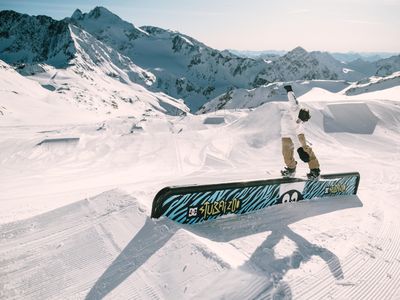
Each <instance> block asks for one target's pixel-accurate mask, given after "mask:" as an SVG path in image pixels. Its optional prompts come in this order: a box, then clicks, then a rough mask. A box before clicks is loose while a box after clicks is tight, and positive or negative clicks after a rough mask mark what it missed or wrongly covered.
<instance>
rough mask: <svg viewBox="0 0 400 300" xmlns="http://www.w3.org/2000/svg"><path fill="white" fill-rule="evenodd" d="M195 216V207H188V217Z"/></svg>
mask: <svg viewBox="0 0 400 300" xmlns="http://www.w3.org/2000/svg"><path fill="white" fill-rule="evenodd" d="M196 216H197V207H190V208H189V217H196Z"/></svg>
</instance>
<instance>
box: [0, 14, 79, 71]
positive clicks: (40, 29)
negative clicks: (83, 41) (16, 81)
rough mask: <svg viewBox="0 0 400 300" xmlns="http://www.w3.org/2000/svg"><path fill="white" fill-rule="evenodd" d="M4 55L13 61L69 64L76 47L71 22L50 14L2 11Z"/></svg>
mask: <svg viewBox="0 0 400 300" xmlns="http://www.w3.org/2000/svg"><path fill="white" fill-rule="evenodd" d="M0 53H1V54H0V59H2V60H4V61H6V62H7V63H9V64H15V63H39V62H41V63H47V64H50V65H53V66H55V67H65V66H67V65H68V63H69V60H71V59H73V58H74V55H75V48H74V42H73V40H72V37H71V35H70V33H69V27H68V23H66V22H62V21H56V20H53V19H52V18H50V17H47V16H36V17H31V16H28V15H26V14H20V13H17V12H14V11H8V10H3V11H0Z"/></svg>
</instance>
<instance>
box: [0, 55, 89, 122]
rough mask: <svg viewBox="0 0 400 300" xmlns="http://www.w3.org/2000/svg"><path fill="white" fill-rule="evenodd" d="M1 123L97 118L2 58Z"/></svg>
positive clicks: (0, 78) (0, 63) (0, 71)
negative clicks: (23, 73) (50, 90)
mask: <svg viewBox="0 0 400 300" xmlns="http://www.w3.org/2000/svg"><path fill="white" fill-rule="evenodd" d="M0 99H1V100H0V124H1V125H2V126H5V125H16V124H20V125H24V126H26V125H28V124H59V123H60V121H61V120H63V121H64V122H67V123H71V122H72V123H79V122H82V121H86V122H87V121H90V120H96V116H95V115H93V114H90V113H89V112H84V111H83V112H82V111H81V110H79V109H77V108H76V107H74V106H73V105H69V104H68V101H66V100H65V99H63V98H62V97H60V96H59V95H54V94H53V93H51V92H49V91H48V90H47V89H45V88H43V87H42V86H41V85H40V84H39V83H37V82H35V81H34V80H30V79H27V78H26V77H23V76H21V75H20V74H19V73H17V72H16V71H15V70H14V69H13V68H12V67H11V66H10V65H8V64H6V63H5V62H3V61H1V60H0Z"/></svg>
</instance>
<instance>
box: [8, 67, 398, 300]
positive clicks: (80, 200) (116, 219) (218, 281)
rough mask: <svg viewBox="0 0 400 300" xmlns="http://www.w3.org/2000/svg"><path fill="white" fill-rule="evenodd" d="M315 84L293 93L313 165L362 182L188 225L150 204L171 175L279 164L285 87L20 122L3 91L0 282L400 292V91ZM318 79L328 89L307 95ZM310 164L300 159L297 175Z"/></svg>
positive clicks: (357, 295) (329, 293) (270, 295)
mask: <svg viewBox="0 0 400 300" xmlns="http://www.w3.org/2000/svg"><path fill="white" fill-rule="evenodd" d="M10 76H11V75H10ZM13 76H14V75H13ZM15 76H17V74H15ZM16 80H20V78H19V77H16ZM26 80H28V79H26ZM11 81H12V80H11ZM11 83H12V82H11ZM11 83H10V84H11ZM29 84H31V86H29V87H28V86H27V88H28V89H32V90H34V91H37V97H38V99H36V98H35V97H33V98H32V99H30V100H29V101H28V98H27V99H26V101H25V104H26V105H33V106H35V105H36V104H35V103H40V105H52V104H51V103H47V102H49V101H47V102H46V101H44V100H43V99H46V95H48V94H47V93H48V92H49V91H46V90H45V89H42V88H41V87H40V85H39V84H36V83H35V82H33V81H32V82H29ZM17 88H18V87H15V91H16V92H17V93H18V95H19V96H21V95H22V93H24V91H22V90H17ZM324 91H325V92H324V93H322V90H321V89H319V88H313V89H309V90H308V92H306V93H304V94H302V96H301V97H300V98H299V99H300V100H301V102H302V103H303V104H304V105H305V106H307V107H308V108H309V109H310V111H311V114H312V119H311V120H310V124H309V125H308V127H307V131H306V135H307V138H308V140H309V141H310V142H311V143H312V146H313V148H314V150H315V152H316V154H317V156H318V158H319V160H320V162H321V169H322V172H323V173H335V172H349V171H358V172H360V174H361V183H360V187H359V191H358V194H357V196H346V197H336V198H335V197H332V198H323V199H315V200H312V201H308V202H299V203H291V204H288V205H278V206H274V207H271V208H266V209H263V210H259V211H257V212H254V213H250V214H247V215H242V216H229V217H225V218H222V219H219V220H215V221H210V222H205V223H202V224H198V225H194V226H188V225H179V224H177V223H174V222H172V221H170V220H168V219H165V218H161V219H158V220H155V219H151V218H150V217H149V216H150V211H151V205H152V200H153V197H154V196H155V194H156V193H157V192H158V190H159V189H161V188H162V187H164V186H168V185H183V184H185V185H187V184H202V183H204V184H205V183H217V182H226V181H235V180H251V179H265V178H271V177H276V176H277V175H278V173H279V170H280V168H281V167H282V165H283V162H282V158H281V153H280V152H281V150H280V125H279V124H280V111H279V109H280V102H269V103H266V104H264V105H262V106H260V107H257V108H255V109H251V110H249V109H238V110H223V111H218V112H213V113H209V114H205V115H191V114H187V115H182V116H171V115H167V114H164V113H162V112H160V111H157V110H147V111H144V112H143V115H142V116H141V117H140V116H139V117H138V116H130V115H129V114H127V115H126V116H113V115H111V116H107V115H103V120H101V121H99V120H98V119H99V115H98V114H97V115H95V116H96V117H93V118H92V119H90V118H89V119H86V120H87V121H86V122H83V121H82V120H83V119H85V118H82V116H81V115H79V114H78V113H77V111H76V114H75V116H76V118H77V119H79V120H81V122H67V121H68V120H70V119H68V118H66V119H65V118H64V119H59V120H58V122H57V119H55V118H53V116H52V115H48V116H46V115H41V119H37V118H36V119H35V118H33V117H32V118H26V120H25V121H24V122H23V120H24V119H23V117H24V116H22V115H18V111H19V110H18V107H15V105H17V104H16V103H14V104H15V105H14V104H13V103H12V101H9V102H6V104H7V105H8V106H9V107H10V108H9V109H8V110H4V115H2V116H0V117H1V118H2V119H0V120H1V121H0V122H3V121H4V122H3V123H0V125H1V126H0V149H1V151H0V168H1V172H0V188H1V191H2V193H1V194H0V298H1V299H21V298H24V299H54V298H62V299H85V298H86V299H100V298H103V297H105V298H106V299H205V298H207V299H221V298H225V299H292V298H293V299H398V298H399V297H400V290H399V286H400V254H399V253H400V251H399V250H400V232H399V230H398V228H399V226H400V220H399V218H398V215H399V212H400V203H399V201H398V200H399V198H400V188H399V182H400V172H399V169H398V167H399V165H400V130H399V128H400V102H399V101H396V97H398V96H397V95H398V94H397V93H392V95H391V99H389V100H379V99H378V98H376V99H369V98H368V97H367V96H365V95H357V96H353V97H354V98H352V97H350V96H346V97H345V98H343V94H340V93H335V92H334V91H327V90H324ZM392 91H393V90H392ZM1 92H2V93H3V94H2V95H6V96H7V97H8V96H10V95H12V94H14V93H12V92H7V91H1ZM27 93H28V92H27ZM387 93H389V92H387ZM15 95H16V96H17V94H15ZM321 95H329V97H327V98H328V100H325V101H317V99H320V100H324V99H322V98H321ZM363 96H364V97H366V98H364V100H363V99H362V97H363ZM21 99H22V98H21V97H20V98H18V99H17V100H19V101H22V100H21ZM351 99H352V100H351ZM43 101H44V102H43ZM32 103H33V104H32ZM13 105H14V106H13ZM9 110H13V114H12V115H11V114H9V113H8V111H9ZM39 111H41V110H39ZM57 113H59V114H60V112H59V111H57ZM86 113H88V112H86ZM86 113H85V114H86ZM81 114H82V112H81ZM68 115H69V114H67V116H68ZM15 116H17V117H18V118H17V117H15ZM46 118H48V119H49V120H50V121H49V122H45V120H46ZM65 120H67V121H65ZM360 120H362V122H360ZM338 124H339V125H340V126H339V125H338ZM306 172H307V168H306V166H305V165H304V164H302V163H299V168H298V175H303V174H305V173H306Z"/></svg>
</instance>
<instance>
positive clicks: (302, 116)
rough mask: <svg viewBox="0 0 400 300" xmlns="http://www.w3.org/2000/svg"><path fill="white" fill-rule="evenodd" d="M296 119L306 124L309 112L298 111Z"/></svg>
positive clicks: (304, 109)
mask: <svg viewBox="0 0 400 300" xmlns="http://www.w3.org/2000/svg"><path fill="white" fill-rule="evenodd" d="M298 118H299V119H300V120H301V121H303V122H307V121H308V120H310V118H311V115H310V111H309V110H308V109H306V108H302V109H300V111H299V116H298Z"/></svg>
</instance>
